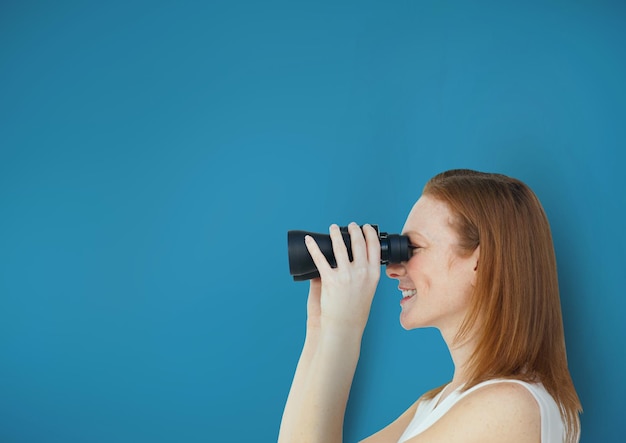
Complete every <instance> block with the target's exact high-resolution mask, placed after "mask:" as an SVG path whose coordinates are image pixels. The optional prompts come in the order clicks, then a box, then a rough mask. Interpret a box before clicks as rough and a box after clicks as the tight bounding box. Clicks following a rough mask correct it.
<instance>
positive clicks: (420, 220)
mask: <svg viewBox="0 0 626 443" xmlns="http://www.w3.org/2000/svg"><path fill="white" fill-rule="evenodd" d="M402 233H403V234H404V235H407V236H408V237H409V239H410V242H411V244H412V245H414V246H417V248H416V249H415V250H414V251H413V256H412V257H411V258H410V259H409V260H408V261H406V262H402V263H399V264H390V265H388V266H387V275H388V276H389V277H390V278H395V279H397V280H398V282H399V285H398V289H400V291H402V297H403V298H402V300H401V301H400V305H401V306H402V312H401V314H400V323H401V324H402V326H403V327H404V328H405V329H413V328H419V327H428V326H433V327H437V328H439V330H441V331H442V333H443V334H444V335H445V334H447V333H450V334H456V332H457V330H458V327H459V325H460V324H461V322H462V321H463V319H464V318H465V313H466V312H467V309H468V307H469V301H470V297H471V291H472V286H473V285H474V281H475V275H476V267H477V264H478V254H479V248H477V249H476V250H475V251H474V252H473V253H472V254H471V255H470V256H469V257H462V256H460V255H458V249H457V248H458V247H457V245H458V236H457V233H456V232H455V231H454V229H453V228H452V213H451V212H450V210H449V209H448V206H447V204H445V203H443V202H442V201H440V200H437V199H435V198H433V197H430V196H422V197H421V198H420V199H419V200H418V201H417V203H415V205H414V206H413V209H412V210H411V212H410V214H409V216H408V217H407V220H406V223H405V224H404V229H403V230H402Z"/></svg>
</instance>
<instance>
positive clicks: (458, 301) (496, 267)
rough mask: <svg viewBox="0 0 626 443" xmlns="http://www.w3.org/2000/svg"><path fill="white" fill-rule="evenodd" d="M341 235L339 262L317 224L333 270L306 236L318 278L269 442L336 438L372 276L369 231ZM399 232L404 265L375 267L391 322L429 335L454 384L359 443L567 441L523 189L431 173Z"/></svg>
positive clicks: (569, 392)
mask: <svg viewBox="0 0 626 443" xmlns="http://www.w3.org/2000/svg"><path fill="white" fill-rule="evenodd" d="M348 229H349V233H350V239H351V243H352V251H351V252H352V256H353V259H352V261H350V259H349V258H348V251H347V249H346V245H345V243H344V242H343V239H342V237H341V234H340V232H339V228H338V227H337V226H336V225H332V226H331V227H330V238H331V240H332V244H333V252H334V255H335V259H336V262H337V265H336V267H331V266H330V265H329V264H328V262H327V260H326V258H325V257H324V255H323V254H322V252H321V251H320V249H319V247H318V246H317V244H316V243H315V240H313V239H312V238H311V237H307V238H306V245H307V248H308V250H309V253H310V254H311V257H312V258H313V261H314V262H315V265H316V267H317V269H318V270H319V273H320V278H317V279H314V280H311V283H310V290H309V296H308V302H307V329H306V338H305V343H304V347H303V350H302V354H301V356H300V359H299V361H298V365H297V368H296V372H295V375H294V379H293V382H292V385H291V389H290V392H289V396H288V399H287V403H286V405H285V410H284V413H283V417H282V422H281V426H280V433H279V438H278V441H279V443H291V442H323V443H332V442H341V441H342V435H343V421H344V415H345V409H346V404H347V400H348V394H349V391H350V387H351V384H352V379H353V376H354V372H355V369H356V365H357V362H358V359H359V352H360V347H361V339H362V335H363V331H364V329H365V326H366V324H367V320H368V316H369V311H370V307H371V303H372V299H373V296H374V293H375V291H376V286H377V284H378V281H379V278H380V243H379V239H378V236H377V234H376V232H375V230H374V229H373V228H372V227H371V226H369V225H365V226H364V227H363V228H362V229H361V228H359V227H358V225H356V224H355V223H351V224H350V226H349V228H348ZM402 234H403V235H406V236H408V238H409V241H410V243H411V245H412V248H413V252H412V256H411V257H410V259H409V260H407V261H405V262H402V263H397V264H389V265H388V266H387V268H386V274H387V276H388V277H390V278H392V279H396V280H397V281H398V289H399V290H400V298H401V301H400V304H401V314H400V323H401V325H402V327H404V328H405V329H415V328H422V327H435V328H437V329H438V330H439V331H440V332H441V334H442V337H443V339H444V341H445V343H446V345H447V347H448V349H449V351H450V355H451V357H452V361H453V363H454V375H453V378H452V380H450V382H449V383H447V384H446V385H444V386H441V387H438V388H435V389H433V390H431V391H429V392H426V393H425V394H423V395H421V396H419V394H420V393H416V401H415V403H414V404H413V405H411V406H410V407H409V408H408V409H406V411H405V412H404V413H403V414H401V415H400V416H399V417H398V418H397V419H396V420H395V421H393V422H392V423H390V424H389V425H388V426H386V427H385V428H383V429H381V430H380V431H378V432H376V433H375V434H373V435H372V436H370V437H369V438H366V439H365V440H363V442H366V443H457V442H458V443H460V442H463V443H473V442H476V443H479V442H480V443H490V442H518V443H562V442H567V443H573V442H577V441H578V440H579V436H580V420H579V413H580V412H581V410H582V409H581V404H580V401H579V399H578V396H577V394H576V391H575V389H574V385H573V383H572V379H571V376H570V373H569V370H568V367H567V358H566V351H565V338H564V332H563V321H562V316H561V306H560V299H559V288H558V279H557V271H556V259H555V254H554V247H553V243H552V235H551V232H550V226H549V223H548V220H547V218H546V215H545V213H544V210H543V208H542V206H541V203H540V202H539V200H538V199H537V197H536V196H535V194H534V193H533V192H532V190H531V189H530V188H529V187H528V186H527V185H525V184H524V183H523V182H521V181H519V180H517V179H514V178H511V177H507V176H505V175H502V174H492V173H483V172H477V171H471V170H465V169H458V170H451V171H446V172H443V173H441V174H438V175H436V176H435V177H433V178H432V179H430V180H429V181H428V183H427V184H426V186H425V187H424V190H423V193H422V196H421V197H420V198H419V199H418V200H417V202H416V203H415V205H414V206H413V208H412V209H411V211H410V213H409V215H408V217H407V219H406V222H405V225H404V228H403V231H402ZM416 352H419V349H416ZM407 389H410V387H407Z"/></svg>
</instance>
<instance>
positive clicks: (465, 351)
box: [442, 332, 476, 389]
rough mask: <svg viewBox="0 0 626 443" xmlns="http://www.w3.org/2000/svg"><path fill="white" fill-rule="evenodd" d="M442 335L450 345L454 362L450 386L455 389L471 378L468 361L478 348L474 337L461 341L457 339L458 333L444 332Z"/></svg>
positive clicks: (449, 348)
mask: <svg viewBox="0 0 626 443" xmlns="http://www.w3.org/2000/svg"><path fill="white" fill-rule="evenodd" d="M442 335H443V338H444V340H445V342H446V344H447V345H448V350H449V351H450V356H451V357H452V362H453V363H454V376H453V377H452V381H451V382H450V385H451V386H450V388H452V389H455V388H457V387H459V386H461V385H462V384H464V383H466V382H467V381H468V380H469V372H470V371H469V365H468V363H469V359H470V357H471V356H472V354H473V353H474V350H475V349H476V345H475V341H474V340H473V339H472V338H470V339H464V340H463V341H460V342H459V341H457V340H455V338H456V334H445V333H443V332H442Z"/></svg>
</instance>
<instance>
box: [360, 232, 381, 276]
mask: <svg viewBox="0 0 626 443" xmlns="http://www.w3.org/2000/svg"><path fill="white" fill-rule="evenodd" d="M363 233H364V234H365V241H366V243H367V260H368V261H369V263H370V264H371V265H372V266H376V267H378V266H380V239H379V238H378V233H377V232H376V230H375V229H374V228H373V227H372V226H371V225H369V224H367V225H365V226H363Z"/></svg>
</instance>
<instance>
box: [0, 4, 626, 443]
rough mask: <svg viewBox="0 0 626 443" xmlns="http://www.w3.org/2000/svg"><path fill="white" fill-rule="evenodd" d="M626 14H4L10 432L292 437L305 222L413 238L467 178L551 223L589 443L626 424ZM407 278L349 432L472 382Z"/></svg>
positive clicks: (467, 8)
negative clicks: (447, 387) (416, 306)
mask: <svg viewBox="0 0 626 443" xmlns="http://www.w3.org/2000/svg"><path fill="white" fill-rule="evenodd" d="M625 79H626V7H625V6H624V4H623V2H618V1H591V0H589V1H570V2H554V1H523V2H522V1H519V2H498V1H492V2H487V1H477V2H465V1H452V0H449V1H431V0H422V1H390V2H378V1H369V0H368V1H345V0H340V1H314V2H294V1H278V0H269V1H265V2H253V1H241V0H240V1H212V2H194V1H178V2H155V1H144V2H141V1H134V0H133V1H124V2H120V1H109V2H91V3H90V2H77V1H76V2H74V1H61V2H37V1H31V2H17V1H3V2H2V5H1V6H0V440H2V441H3V442H7V443H22V442H27V443H31V442H64V443H71V442H94V443H100V442H144V441H145V442H147V441H150V442H155V443H156V442H182V441H184V442H189V443H191V442H207V441H216V442H217V441H219V442H243V441H250V440H254V441H263V442H266V441H267V442H270V441H275V439H276V436H277V431H278V426H279V423H280V418H281V413H282V409H283V405H284V402H285V399H286V395H287V392H288V389H289V385H290V382H291V377H292V375H293V371H294V368H295V364H296V361H297V357H298V355H299V351H300V346H301V344H302V340H303V334H304V320H305V298H306V293H307V284H306V283H294V282H293V281H291V278H290V276H289V273H288V267H287V256H286V232H287V230H289V229H308V230H319V231H324V230H326V229H327V227H328V225H329V224H331V223H334V222H336V223H339V224H346V223H348V222H350V221H352V220H354V221H357V222H359V223H365V222H369V223H378V224H379V225H380V226H381V228H382V229H383V230H385V231H388V232H398V231H399V230H400V229H401V228H402V225H403V223H404V219H405V217H406V215H407V214H408V211H409V209H410V207H411V206H412V204H413V202H414V201H415V200H416V199H417V198H418V197H419V195H420V192H421V188H422V186H423V185H424V183H425V182H426V180H427V179H428V178H430V177H431V176H432V175H434V174H435V173H437V172H440V171H442V170H445V169H450V168H457V167H465V168H475V169H480V170H486V171H497V172H502V173H505V174H509V175H513V176H515V177H518V178H520V179H522V180H524V181H526V182H527V183H528V184H529V185H530V186H531V187H532V188H533V189H534V190H535V191H536V193H537V194H538V195H539V197H540V199H541V200H542V202H543V203H544V206H545V208H546V211H547V213H548V216H549V218H550V220H551V224H552V229H553V234H554V239H555V246H556V251H557V259H558V264H559V270H560V283H561V289H562V306H563V314H564V321H565V328H566V338H567V344H568V355H569V363H570V367H571V372H572V375H573V378H574V381H575V384H576V387H577V389H578V392H579V394H580V397H581V399H582V402H583V406H584V408H585V413H584V415H583V417H582V424H583V438H582V441H583V442H584V443H595V442H609V441H615V440H614V436H616V435H621V434H622V432H621V431H622V428H623V411H624V410H625V408H626V400H625V399H626V388H625V386H626V385H625V384H624V382H623V374H624V371H626V361H625V351H624V343H625V342H626V330H625V326H624V320H623V317H624V314H625V310H626V304H625V302H624V299H625V297H624V287H625V283H626V281H625V274H626V273H625V266H624V250H626V241H625V235H624V217H623V215H622V212H623V209H624V206H625V199H624V192H625V190H626V180H625V178H624V173H623V169H624V167H623V160H622V152H623V149H624V144H625V143H626V83H625ZM398 301H399V296H398V294H397V291H396V289H395V285H394V284H393V282H391V281H382V282H381V284H380V286H379V290H378V292H377V296H376V298H375V301H374V306H373V310H372V315H371V319H370V324H369V326H368V330H367V332H366V336H365V339H364V344H363V353H362V357H361V363H360V366H359V368H358V370H357V374H356V379H355V384H354V387H353V391H352V395H351V399H350V403H349V409H348V413H347V420H346V441H349V442H352V441H356V440H357V439H359V438H363V437H365V436H367V435H369V434H370V433H372V432H374V431H376V430H378V429H379V428H381V427H382V426H384V425H385V424H387V423H388V422H389V421H390V420H392V419H393V418H395V417H396V416H397V415H398V414H399V413H400V412H401V411H403V410H404V409H405V408H406V407H407V406H408V405H409V404H411V403H412V402H413V401H414V400H415V399H416V398H417V396H419V395H420V394H421V393H422V392H424V391H425V390H427V389H430V388H432V387H434V386H437V385H439V384H441V383H444V382H445V381H447V380H448V379H449V377H450V376H451V371H452V365H451V362H450V359H449V356H448V354H447V351H446V349H445V346H444V344H443V342H442V340H441V338H440V336H439V335H438V333H437V332H436V331H433V330H419V331H410V332H406V331H404V330H403V329H402V328H401V327H400V325H399V322H398V314H399V306H398Z"/></svg>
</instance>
